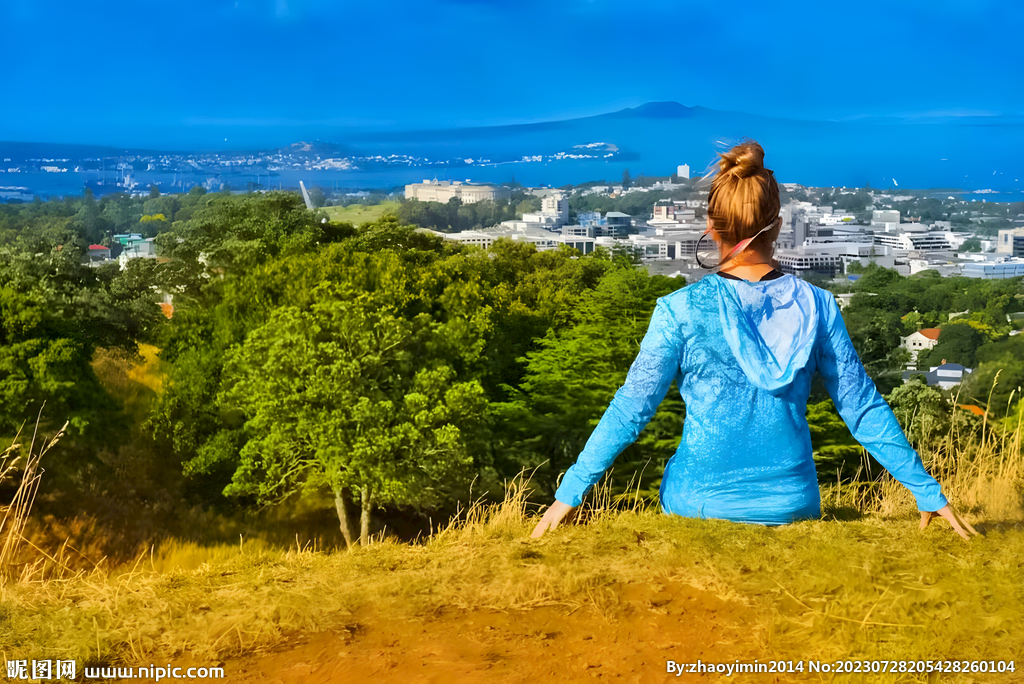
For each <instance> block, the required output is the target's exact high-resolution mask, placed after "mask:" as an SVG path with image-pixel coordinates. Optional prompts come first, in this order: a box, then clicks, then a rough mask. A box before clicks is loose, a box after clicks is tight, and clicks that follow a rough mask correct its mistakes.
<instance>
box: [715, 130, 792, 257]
mask: <svg viewBox="0 0 1024 684" xmlns="http://www.w3.org/2000/svg"><path fill="white" fill-rule="evenodd" d="M718 156H719V157H721V159H720V160H719V162H718V173H717V175H715V178H714V180H713V181H712V183H711V190H710V191H709V193H708V218H710V219H711V221H712V223H713V226H714V230H715V231H716V232H717V233H718V234H719V236H720V237H721V238H722V241H723V242H724V243H725V244H727V245H735V244H737V243H738V242H739V241H740V240H745V239H746V238H749V237H752V236H753V235H756V234H757V232H758V231H759V230H761V229H762V228H764V227H765V226H767V225H769V224H771V223H772V222H773V221H775V220H776V219H777V218H778V217H779V211H780V209H781V206H782V205H781V203H780V202H779V184H778V183H776V182H775V176H774V175H773V174H772V172H771V170H770V169H766V168H765V167H764V149H763V148H762V147H761V146H760V145H759V144H758V143H757V142H756V141H754V140H746V141H744V142H741V143H740V144H739V145H736V146H735V147H733V148H732V149H731V150H729V151H728V152H724V153H720V154H719V155H718ZM779 228H781V225H780V226H779ZM778 236H779V229H778V228H777V229H774V230H767V231H765V232H764V233H762V234H761V235H759V236H758V237H757V239H756V240H754V241H753V242H752V243H751V247H753V248H754V249H757V248H758V246H767V245H769V244H771V243H772V242H774V241H775V240H776V239H777V238H778Z"/></svg>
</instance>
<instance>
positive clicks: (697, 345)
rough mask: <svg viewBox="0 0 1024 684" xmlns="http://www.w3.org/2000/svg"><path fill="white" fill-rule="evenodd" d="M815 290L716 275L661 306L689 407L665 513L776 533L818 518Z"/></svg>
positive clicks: (795, 282)
mask: <svg viewBox="0 0 1024 684" xmlns="http://www.w3.org/2000/svg"><path fill="white" fill-rule="evenodd" d="M814 289H815V288H813V286H811V285H808V284H807V283H805V282H803V281H802V280H799V279H798V278H795V277H793V276H782V277H781V278H777V279H773V280H765V281H759V282H748V281H745V280H726V279H725V278H723V277H721V276H718V275H710V276H707V277H705V278H703V279H702V280H700V281H699V282H697V283H695V284H694V285H691V286H689V287H686V288H683V289H682V290H679V291H678V292H676V293H674V294H673V295H670V296H668V297H665V298H664V299H663V303H664V306H665V307H667V309H668V311H669V312H670V314H671V316H672V318H673V319H674V321H675V323H676V325H677V327H678V336H679V338H678V339H677V340H676V341H675V343H676V344H677V345H679V346H680V347H681V349H682V353H681V354H680V358H679V373H678V377H677V382H678V386H679V393H680V395H681V396H682V398H683V401H684V402H685V403H686V421H685V423H684V426H683V435H682V439H681V441H680V444H679V449H678V450H677V451H676V453H675V455H674V456H673V458H672V459H671V461H670V462H669V464H668V466H667V467H666V471H665V475H664V477H663V478H662V487H661V503H662V507H663V508H664V510H665V511H667V512H670V513H676V514H679V515H684V516H687V517H700V518H726V519H729V520H737V521H742V522H754V523H762V524H769V525H772V524H782V523H787V522H792V521H793V520H794V519H797V518H804V517H814V516H817V515H819V514H820V498H819V494H818V484H817V477H816V474H815V469H814V460H813V458H812V451H811V440H810V431H809V429H808V427H807V420H806V418H805V413H806V409H807V396H808V394H809V392H810V386H811V373H812V372H813V370H814V369H813V367H811V366H810V364H808V363H807V362H808V360H809V358H810V356H811V355H812V352H813V346H814V343H815V340H816V336H817V335H816V328H817V320H818V318H819V317H818V315H817V304H816V300H815V296H814V294H813V290H814ZM741 360H742V361H749V362H750V363H741Z"/></svg>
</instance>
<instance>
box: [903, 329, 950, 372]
mask: <svg viewBox="0 0 1024 684" xmlns="http://www.w3.org/2000/svg"><path fill="white" fill-rule="evenodd" d="M941 332H942V331H941V330H939V329H938V328H922V329H920V330H918V331H917V332H915V333H911V334H909V335H907V336H906V337H904V338H903V346H904V347H906V348H907V350H908V351H909V352H910V359H911V361H910V362H911V363H915V364H916V363H917V353H918V352H919V351H921V350H922V349H931V348H932V347H934V346H935V345H936V344H938V343H939V333H941Z"/></svg>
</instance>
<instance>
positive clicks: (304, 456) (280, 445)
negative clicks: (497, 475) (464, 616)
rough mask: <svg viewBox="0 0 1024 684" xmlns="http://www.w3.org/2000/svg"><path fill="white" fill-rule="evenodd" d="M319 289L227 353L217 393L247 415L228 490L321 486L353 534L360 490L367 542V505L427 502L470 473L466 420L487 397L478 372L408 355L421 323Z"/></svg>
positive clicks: (263, 496) (274, 492) (276, 496)
mask: <svg viewBox="0 0 1024 684" xmlns="http://www.w3.org/2000/svg"><path fill="white" fill-rule="evenodd" d="M339 295H341V296H340V297H339ZM316 299H317V303H316V304H314V305H313V307H312V308H311V309H310V310H309V311H302V310H299V309H297V308H294V307H286V308H283V309H280V310H278V311H276V312H275V313H274V314H273V316H271V319H270V321H269V322H268V323H267V325H265V326H263V327H261V328H258V329H256V330H254V331H253V332H252V333H251V334H250V335H249V336H248V338H247V339H246V341H245V343H244V344H243V345H242V346H241V347H240V348H238V349H237V350H234V351H233V352H232V353H231V354H230V355H229V357H228V361H227V367H226V371H225V381H224V384H225V387H226V389H225V390H224V397H223V402H224V403H225V404H226V405H228V406H232V405H233V406H235V407H237V409H238V410H239V411H241V412H242V414H243V415H244V416H245V426H244V430H245V432H246V433H247V437H248V440H247V441H246V443H245V446H244V447H243V448H242V449H241V453H240V463H239V467H238V470H237V471H236V472H235V474H234V478H233V480H232V484H231V485H230V486H229V487H228V489H227V492H226V493H228V494H250V495H255V496H256V498H257V499H258V500H260V501H261V502H270V501H280V500H281V499H283V498H284V497H287V496H288V495H290V494H292V493H293V492H294V491H295V490H297V489H298V488H300V487H316V488H320V487H327V488H329V489H330V491H331V492H332V493H333V494H334V500H335V507H336V510H337V512H338V517H339V522H340V526H341V531H342V534H343V535H344V537H345V540H346V542H347V543H349V544H351V543H352V535H351V532H350V529H349V521H348V516H347V513H346V511H347V503H346V497H347V492H353V493H357V496H358V499H359V502H360V509H361V524H360V533H359V539H360V542H361V543H363V544H365V543H367V541H368V537H369V534H370V516H371V514H372V512H373V510H374V508H375V507H377V506H379V505H385V504H406V505H416V506H420V505H426V506H434V505H437V504H438V503H440V502H441V501H443V500H444V499H445V497H446V495H450V494H451V493H453V492H458V491H460V490H461V488H462V486H463V485H465V484H466V483H468V482H469V480H470V478H471V477H472V473H473V457H472V455H471V454H469V453H468V452H467V449H466V443H465V440H464V439H463V436H462V430H463V429H464V428H466V427H467V426H469V425H471V424H472V423H475V422H478V421H479V420H480V419H481V418H482V415H483V411H484V408H485V406H486V400H485V398H484V396H483V389H482V388H481V387H480V384H479V383H478V382H476V381H468V382H458V381H456V380H455V378H454V372H453V371H452V369H451V368H450V367H448V366H446V365H443V364H439V363H437V361H436V360H435V359H430V358H424V357H423V356H422V355H417V354H414V353H413V348H414V347H415V346H416V344H415V339H416V338H417V336H420V335H422V334H423V332H424V331H423V330H422V325H423V322H421V321H416V320H414V321H408V320H406V319H404V318H402V317H401V316H396V315H395V314H394V312H391V311H388V310H387V309H380V308H377V307H375V306H370V305H369V304H370V302H361V301H359V297H358V296H357V297H355V298H349V297H346V296H345V295H344V294H342V293H338V292H336V291H334V290H333V288H327V289H325V290H324V291H323V292H322V293H320V294H319V295H318V296H317V297H316Z"/></svg>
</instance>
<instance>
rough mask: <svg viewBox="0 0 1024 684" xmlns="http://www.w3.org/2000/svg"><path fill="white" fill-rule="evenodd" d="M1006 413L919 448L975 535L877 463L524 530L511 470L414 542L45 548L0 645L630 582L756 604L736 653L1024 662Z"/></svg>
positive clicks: (156, 656)
mask: <svg viewBox="0 0 1024 684" xmlns="http://www.w3.org/2000/svg"><path fill="white" fill-rule="evenodd" d="M1008 424H1009V425H1010V427H1006V426H1004V425H1000V426H988V425H986V426H985V428H986V430H984V431H982V432H973V433H972V432H970V431H967V430H966V429H965V430H964V431H962V432H956V430H958V429H959V428H956V429H954V430H953V431H951V433H950V435H949V437H948V439H947V440H946V441H945V442H944V443H943V445H940V446H938V447H937V448H936V449H935V450H933V451H932V452H929V453H926V454H924V457H925V460H926V462H927V463H928V464H929V468H930V469H931V470H932V472H934V473H935V474H936V475H937V476H938V478H939V479H940V481H941V482H942V484H943V489H944V491H945V492H946V493H947V495H948V497H949V498H950V500H951V502H952V503H953V505H954V506H955V507H956V508H958V510H960V511H962V512H963V513H964V514H965V517H966V518H968V519H969V520H970V521H971V522H973V524H974V525H975V527H977V528H978V529H979V530H980V531H982V532H983V536H981V537H976V538H974V539H973V540H972V541H971V542H970V543H965V542H963V541H961V540H960V539H959V538H958V537H957V536H956V535H955V534H954V533H953V532H952V531H951V530H950V529H949V527H948V525H946V524H945V523H944V522H940V523H933V524H932V526H931V527H929V528H928V529H926V530H924V531H919V530H918V529H917V521H918V515H917V511H916V506H915V505H914V502H913V498H912V497H911V496H910V494H909V492H906V491H905V490H904V489H903V488H902V487H901V486H899V485H898V484H896V483H894V482H893V481H892V480H891V478H889V477H888V476H887V475H885V474H882V475H881V476H880V477H879V478H878V479H877V480H875V481H872V482H870V483H866V484H865V483H857V484H855V483H842V482H839V483H836V484H834V485H828V486H825V487H823V488H822V498H823V505H824V511H825V515H824V516H823V518H822V519H821V520H815V521H803V522H799V523H796V524H792V525H786V526H783V527H779V528H765V527H759V526H753V525H742V524H734V523H729V522H725V521H715V520H690V519H683V518H677V517H672V516H665V515H662V514H661V513H660V512H659V509H658V507H657V505H656V503H655V502H652V501H649V500H643V499H641V498H639V497H638V496H635V495H634V496H632V497H621V498H619V499H618V500H613V499H612V497H611V496H610V495H609V493H608V490H607V489H606V488H598V490H597V491H596V492H595V493H594V494H592V495H591V497H590V498H589V500H588V502H587V503H586V504H585V505H584V506H583V507H582V508H581V510H580V511H579V515H578V516H577V519H576V521H575V523H574V524H571V525H566V526H563V527H562V528H559V529H558V530H555V531H554V532H552V533H549V534H547V535H545V536H544V537H543V538H541V539H539V540H532V539H529V537H528V535H529V532H530V530H531V529H532V526H533V524H534V523H535V522H536V512H537V511H536V508H535V507H534V506H533V505H531V504H529V503H528V496H527V494H528V491H529V490H528V483H527V482H524V481H522V480H516V481H514V482H512V483H510V485H509V487H508V492H507V496H506V498H505V500H504V501H503V502H501V503H498V504H490V505H488V504H482V503H477V504H474V505H472V506H470V507H469V509H468V510H465V511H463V512H462V513H461V514H460V515H459V516H458V517H457V518H456V520H454V521H453V522H452V523H451V524H449V525H448V526H446V527H444V528H443V529H441V530H438V531H432V533H431V534H430V535H429V537H428V538H426V539H422V540H419V542H418V543H413V544H407V543H402V542H399V541H396V540H394V539H392V538H389V537H387V536H386V535H384V534H381V535H378V536H377V537H375V538H374V539H373V541H372V543H371V544H370V545H369V546H368V547H365V548H362V549H359V550H357V551H353V552H343V551H337V550H334V549H327V550H325V549H317V548H313V547H311V546H309V545H306V546H301V545H299V544H296V546H294V547H293V548H291V549H281V548H274V547H272V546H270V545H268V544H266V543H263V542H261V541H259V540H248V539H245V538H240V539H239V543H238V544H235V545H216V546H202V545H197V544H194V543H183V542H173V541H172V542H168V543H166V544H163V545H161V546H160V547H159V548H155V547H154V548H151V549H150V550H149V551H148V552H147V553H146V554H143V555H140V556H139V557H138V558H137V559H136V560H135V561H134V562H133V563H132V564H130V565H127V566H123V567H120V568H117V569H115V570H101V569H98V568H97V569H93V570H90V571H78V572H73V571H71V570H70V569H68V564H64V563H62V562H61V557H60V555H59V554H58V555H57V556H56V557H54V558H52V562H50V563H49V564H48V565H45V566H44V565H37V566H33V567H31V568H24V569H22V571H21V573H20V574H19V577H20V581H19V582H17V583H7V584H5V585H4V586H3V587H2V588H0V644H2V647H3V649H4V650H5V651H6V652H7V653H8V654H17V655H18V657H20V658H70V657H74V658H76V659H78V660H79V661H84V662H87V663H102V662H115V661H120V662H125V663H128V664H137V663H148V662H151V661H157V662H160V661H163V660H165V659H173V658H176V657H180V656H181V655H182V654H185V653H188V654H190V656H191V657H193V658H195V659H197V660H202V661H205V662H210V661H211V660H214V659H223V658H228V657H231V656H236V655H239V654H243V653H251V652H256V651H260V650H263V649H268V648H270V647H273V646H274V645H277V644H280V643H282V640H283V639H284V638H285V637H286V636H287V635H289V634H290V633H293V632H297V631H327V630H334V629H337V630H344V629H345V628H346V625H349V624H351V620H352V616H353V615H354V614H355V613H356V612H357V611H360V610H362V609H365V608H367V607H372V608H373V609H374V610H375V611H376V612H377V613H378V614H383V615H393V616H401V617H412V618H429V617H430V616H431V615H435V614H438V613H439V612H442V611H446V612H449V613H450V612H451V611H480V610H489V611H520V610H529V609H532V608H537V607H541V606H547V607H554V608H555V609H557V610H561V611H564V614H565V616H566V617H565V619H566V620H567V621H571V620H573V619H574V618H573V616H574V615H576V616H577V618H578V617H579V615H583V614H584V613H589V612H590V611H597V612H598V613H600V614H602V615H604V616H606V617H608V618H610V619H627V618H626V617H624V616H626V615H627V614H628V613H627V612H624V607H625V603H624V598H623V592H622V588H623V587H624V586H625V585H627V584H633V585H636V584H640V585H643V586H668V585H678V584H684V585H691V586H693V587H696V588H699V589H701V590H703V591H709V592H713V593H714V594H716V595H717V596H719V597H720V598H722V599H724V600H727V601H731V602H735V603H737V604H741V605H742V606H744V607H745V608H746V609H748V610H749V614H751V615H752V616H754V619H752V620H751V622H750V624H749V625H748V626H747V627H748V630H749V640H748V642H747V643H746V644H745V645H744V648H745V649H746V655H747V656H748V657H749V659H754V658H759V659H762V660H764V659H766V658H771V659H784V660H789V659H793V660H796V659H801V660H806V659H810V658H816V659H825V660H828V659H835V658H858V659H876V658H877V659H883V658H884V659H889V660H900V659H904V660H906V659H914V660H916V659H929V660H931V659H937V658H951V659H961V660H978V659H985V660H1010V659H1014V658H1017V659H1018V660H1019V645H1020V644H1021V643H1024V523H1022V522H1021V521H1022V520H1024V516H1022V511H1021V492H1022V485H1024V477H1022V476H1024V468H1022V455H1021V439H1020V438H1021V427H1020V425H1019V422H1018V423H1017V424H1015V425H1014V424H1013V423H1008ZM990 427H993V428H994V429H991V430H989V429H987V428H990ZM65 552H66V549H65ZM581 609H586V610H585V611H582V612H581ZM629 619H643V618H642V616H641V617H639V618H637V617H635V616H634V617H632V618H629ZM1020 666H1021V667H1022V668H1024V663H1020ZM872 681H879V682H885V681H929V680H927V678H926V677H925V676H924V675H921V676H920V677H918V676H916V675H901V676H898V677H885V676H878V677H875V676H873V679H872ZM944 681H973V680H972V679H971V678H970V676H969V675H964V676H963V677H961V678H960V679H957V678H953V679H948V680H944ZM986 681H1012V679H999V678H998V677H990V678H988V679H986Z"/></svg>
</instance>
